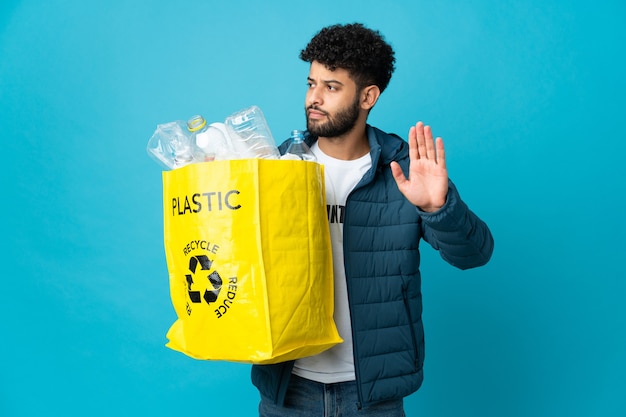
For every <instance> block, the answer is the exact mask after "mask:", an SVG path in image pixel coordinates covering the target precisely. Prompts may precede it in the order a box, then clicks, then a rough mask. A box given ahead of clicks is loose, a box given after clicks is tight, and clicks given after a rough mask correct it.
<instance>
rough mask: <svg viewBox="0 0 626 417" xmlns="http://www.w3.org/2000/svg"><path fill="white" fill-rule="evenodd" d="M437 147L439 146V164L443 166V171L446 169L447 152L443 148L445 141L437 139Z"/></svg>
mask: <svg viewBox="0 0 626 417" xmlns="http://www.w3.org/2000/svg"><path fill="white" fill-rule="evenodd" d="M435 142H436V146H437V164H438V165H439V166H441V168H443V169H447V168H446V150H445V149H444V147H443V139H442V138H437V140H436V141H435Z"/></svg>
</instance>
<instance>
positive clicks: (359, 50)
mask: <svg viewBox="0 0 626 417" xmlns="http://www.w3.org/2000/svg"><path fill="white" fill-rule="evenodd" d="M300 59H302V60H303V61H305V62H313V61H317V62H319V63H320V64H323V65H325V66H326V67H327V68H328V69H330V70H331V71H334V70H335V69H336V68H343V69H345V70H347V71H348V72H349V73H350V75H351V77H352V79H353V80H354V81H355V82H356V84H357V86H358V87H359V88H363V87H365V86H368V85H377V86H378V88H379V89H380V92H381V93H382V92H383V91H384V90H385V88H387V85H388V84H389V81H390V80H391V74H393V71H394V69H395V67H394V63H395V61H396V59H395V57H394V52H393V49H392V48H391V46H390V45H389V44H388V43H387V42H386V41H385V40H384V38H383V36H382V35H381V33H380V32H378V31H376V30H372V29H368V28H366V27H365V26H363V24H361V23H352V24H346V25H340V24H337V25H332V26H328V27H325V28H323V29H322V30H320V31H319V32H318V33H317V34H316V35H315V36H314V37H313V39H311V41H310V42H309V44H308V45H307V46H306V48H304V49H303V50H302V51H300Z"/></svg>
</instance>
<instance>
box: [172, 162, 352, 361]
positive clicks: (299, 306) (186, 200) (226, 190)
mask: <svg viewBox="0 0 626 417" xmlns="http://www.w3.org/2000/svg"><path fill="white" fill-rule="evenodd" d="M323 178H324V172H323V166H322V165H319V164H317V163H315V162H305V161H285V160H264V159H242V160H231V161H213V162H208V163H200V164H192V165H187V166H185V167H183V168H179V169H176V170H173V171H166V172H164V173H163V207H164V232H165V233H164V236H165V239H164V240H165V252H166V260H167V265H168V271H169V275H170V293H171V298H172V303H173V305H174V309H175V310H176V314H177V316H178V319H177V320H176V321H175V322H174V324H173V325H172V326H171V328H170V329H169V331H168V333H167V338H168V339H169V342H168V344H167V346H168V347H169V348H171V349H174V350H177V351H180V352H183V353H185V354H186V355H188V356H191V357H193V358H196V359H212V360H226V361H234V362H245V363H277V362H283V361H286V360H290V359H297V358H301V357H305V356H310V355H314V354H317V353H319V352H321V351H323V350H326V349H328V348H330V347H331V346H333V345H335V344H337V343H340V342H341V341H342V340H341V338H340V337H339V334H338V333H337V329H336V327H335V323H334V321H333V310H334V299H333V291H334V290H333V272H332V252H331V247H330V234H329V229H328V221H327V217H326V216H327V214H326V198H325V191H324V180H323Z"/></svg>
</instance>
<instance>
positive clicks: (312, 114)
mask: <svg viewBox="0 0 626 417" xmlns="http://www.w3.org/2000/svg"><path fill="white" fill-rule="evenodd" d="M307 115H308V116H309V119H321V118H323V117H326V116H327V113H326V112H325V111H323V110H320V109H316V108H314V107H309V108H308V109H307Z"/></svg>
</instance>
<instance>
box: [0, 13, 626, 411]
mask: <svg viewBox="0 0 626 417" xmlns="http://www.w3.org/2000/svg"><path fill="white" fill-rule="evenodd" d="M212 3H214V4H212ZM571 3H572V4H569V5H568V4H566V2H560V1H545V0H544V1H539V0H527V1H497V0H478V1H473V2H463V1H437V2H432V1H421V0H420V1H409V0H406V1H392V0H390V1H371V0H354V1H343V2H340V1H335V0H320V1H317V2H302V3H298V2H294V1H275V2H254V1H243V0H238V1H237V0H234V1H228V2H226V1H220V2H217V1H215V2H209V1H205V2H202V1H180V2H172V1H164V0H161V1H152V2H148V1H118V0H108V1H106V2H105V1H102V2H84V1H78V0H76V1H71V0H67V1H43V0H41V1H35V0H30V1H29V0H26V1H7V0H4V1H3V2H2V3H1V5H0V140H1V141H0V143H1V145H0V146H1V147H2V152H1V155H2V156H3V158H2V165H3V167H4V169H3V175H2V179H1V181H2V188H1V192H2V195H3V197H2V203H1V204H0V210H1V212H0V214H1V216H0V219H1V220H0V221H1V225H2V226H1V230H2V241H1V242H0V245H1V248H2V250H1V252H0V253H1V256H2V267H1V269H2V283H3V288H2V290H1V291H0V313H1V317H2V320H1V323H2V324H0V332H1V333H0V334H1V335H2V340H1V341H0V354H1V359H0V363H1V365H0V368H1V371H0V415H3V416H38V415H75V414H79V413H80V414H84V415H90V416H105V415H120V416H125V415H133V414H134V415H151V416H171V415H174V414H176V415H206V416H213V415H218V414H222V415H228V414H229V413H230V415H255V413H256V405H257V393H256V391H255V390H254V389H253V387H252V386H251V384H250V382H249V366H248V365H241V364H232V363H224V362H201V361H195V360H193V359H190V358H188V357H186V356H184V355H182V354H180V353H177V352H174V351H171V350H169V349H167V348H165V347H164V343H165V342H166V340H165V332H166V331H167V329H168V328H169V326H170V325H171V324H172V323H173V321H174V320H175V315H174V311H173V308H172V306H171V303H170V299H169V288H168V277H167V269H166V265H165V260H164V252H163V246H162V213H161V177H160V175H161V171H160V168H159V167H158V166H157V165H156V164H155V163H154V162H153V161H152V160H151V159H149V158H148V156H147V154H146V152H145V145H146V142H147V140H148V139H149V137H150V135H151V134H152V132H153V131H154V128H155V127H156V125H157V124H158V123H165V122H168V121H171V120H174V119H185V118H187V117H189V116H191V115H193V114H196V113H203V114H204V115H205V116H206V117H207V118H208V119H209V120H210V121H219V120H223V119H224V117H226V116H227V115H228V114H230V113H232V112H234V111H236V110H239V109H241V108H243V107H247V106H250V105H252V104H256V105H258V106H260V107H261V108H262V109H263V111H264V113H265V116H266V118H267V120H268V123H269V125H270V127H271V129H272V132H273V134H274V136H275V137H276V138H284V137H286V136H287V135H288V133H289V131H290V130H291V129H295V128H302V127H303V126H304V117H303V97H304V93H305V88H306V76H307V73H308V72H307V71H308V66H307V65H306V64H304V63H302V62H300V61H299V59H298V53H299V51H300V49H301V48H302V47H304V45H305V44H306V42H307V41H308V40H309V39H310V37H311V36H312V35H313V34H314V33H315V32H316V31H317V30H318V29H319V28H321V27H322V26H324V25H327V24H331V23H337V22H352V21H362V22H364V23H366V24H367V25H369V26H371V27H373V28H376V29H379V30H381V31H382V32H383V34H385V36H386V37H387V39H388V40H389V41H390V43H391V44H392V45H393V46H394V47H395V49H396V51H397V71H396V74H395V76H394V78H393V79H392V82H391V84H390V86H389V89H388V90H387V91H386V92H385V93H384V94H383V96H382V97H381V101H380V102H379V103H378V105H377V107H376V108H375V109H374V111H373V113H372V115H371V119H370V121H371V122H372V124H374V125H377V126H379V127H381V128H384V129H385V130H388V131H392V132H396V133H399V134H401V135H403V136H405V135H406V132H407V131H408V128H409V126H410V125H411V124H413V123H415V122H416V121H417V120H424V121H425V122H427V123H429V124H431V125H432V126H433V128H434V131H435V134H437V135H440V136H443V138H444V140H445V141H446V150H447V155H448V165H449V170H450V174H451V176H452V178H453V179H454V181H455V182H456V183H457V185H458V187H459V189H460V191H461V195H462V196H463V197H464V198H465V200H466V201H467V202H468V203H469V205H470V206H471V207H472V209H473V210H474V211H475V212H477V213H478V214H479V215H480V216H481V217H482V218H483V219H485V220H486V221H487V222H488V224H489V225H490V226H491V228H492V231H493V233H494V235H495V239H496V251H495V253H494V257H493V259H492V261H491V263H490V264H488V265H487V266H486V267H484V268H480V269H477V270H471V271H465V272H461V271H457V270H455V269H453V268H452V267H450V266H448V265H447V264H446V263H445V262H443V261H442V260H441V259H440V258H439V257H438V255H437V254H436V253H435V252H434V251H433V250H432V249H430V248H428V247H426V248H425V249H424V266H423V272H424V300H425V312H424V319H425V325H426V332H427V335H426V339H427V359H426V379H425V383H424V386H423V388H422V389H421V390H420V391H419V392H418V393H416V394H414V395H412V396H410V397H409V398H408V399H407V401H406V409H407V414H408V415H409V416H460V415H463V416H476V417H490V416H494V417H496V416H498V417H500V416H508V417H517V416H520V417H536V416H568V417H578V416H580V417H583V416H585V417H586V416H624V415H626V396H625V395H624V392H625V391H626V376H625V375H626V306H625V303H624V301H623V300H624V297H625V295H626V283H625V276H624V275H625V274H624V270H623V266H622V265H623V261H622V259H623V256H624V253H625V249H626V245H625V244H624V235H625V234H626V222H625V221H624V216H623V213H624V191H625V187H624V185H623V180H624V178H625V169H624V163H623V160H622V155H623V154H624V152H625V151H626V146H625V144H624V143H625V141H626V127H625V126H624V119H625V117H624V116H626V111H625V110H626V83H625V81H624V80H625V79H626V77H625V74H626V53H625V52H626V51H625V47H624V44H625V42H624V41H625V40H626V29H625V28H626V3H624V2H623V1H608V0H605V1H602V0H599V1H595V2H571Z"/></svg>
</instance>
